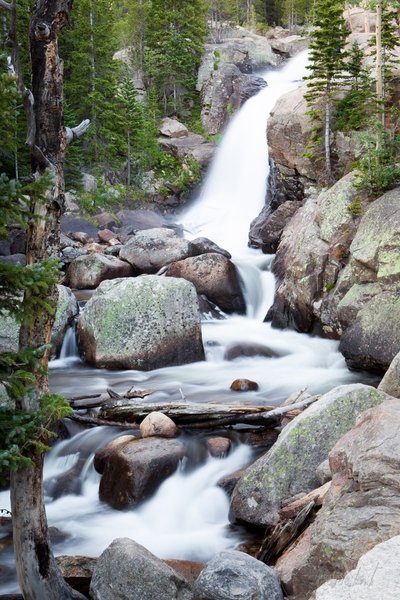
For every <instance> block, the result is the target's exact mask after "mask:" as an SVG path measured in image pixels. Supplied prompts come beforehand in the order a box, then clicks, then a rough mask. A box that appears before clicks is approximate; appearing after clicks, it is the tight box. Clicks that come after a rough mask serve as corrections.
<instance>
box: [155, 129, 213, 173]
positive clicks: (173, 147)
mask: <svg viewBox="0 0 400 600" xmlns="http://www.w3.org/2000/svg"><path fill="white" fill-rule="evenodd" d="M157 141H158V143H159V144H160V146H161V147H162V148H163V149H164V150H165V151H166V152H168V153H169V154H171V155H172V156H175V157H177V158H181V159H184V158H191V159H193V160H195V161H196V162H198V163H199V165H200V166H201V167H207V166H208V165H209V163H210V162H211V159H212V157H213V156H214V153H215V145H214V144H212V143H211V142H209V141H207V140H206V138H205V137H203V136H202V135H199V134H198V133H189V134H188V135H187V136H186V137H179V138H178V137H162V138H158V140H157Z"/></svg>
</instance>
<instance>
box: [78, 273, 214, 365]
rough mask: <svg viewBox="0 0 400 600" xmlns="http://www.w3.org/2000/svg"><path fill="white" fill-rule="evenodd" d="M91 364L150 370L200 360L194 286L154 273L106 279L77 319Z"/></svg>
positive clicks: (83, 348) (84, 352)
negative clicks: (135, 276)
mask: <svg viewBox="0 0 400 600" xmlns="http://www.w3.org/2000/svg"><path fill="white" fill-rule="evenodd" d="M77 333H78V344H79V347H80V350H81V354H82V356H83V358H84V360H86V361H87V362H88V363H89V364H92V365H95V366H97V367H101V368H110V369H113V368H122V369H125V368H126V369H139V370H150V369H156V368H160V367H163V366H168V365H179V364H186V363H189V362H195V361H198V360H203V359H204V350H203V344H202V337H201V328H200V315H199V309H198V302H197V294H196V290H195V288H194V286H193V285H192V284H191V283H189V282H188V281H185V280H183V279H179V280H178V279H172V278H162V277H157V276H154V275H148V276H142V277H137V278H128V279H114V280H111V281H104V282H103V283H101V284H100V286H99V287H98V288H97V290H96V292H95V293H94V294H93V296H92V298H91V299H90V300H89V302H88V303H87V304H86V307H85V311H84V312H83V314H82V315H81V317H80V319H79V321H78V327H77Z"/></svg>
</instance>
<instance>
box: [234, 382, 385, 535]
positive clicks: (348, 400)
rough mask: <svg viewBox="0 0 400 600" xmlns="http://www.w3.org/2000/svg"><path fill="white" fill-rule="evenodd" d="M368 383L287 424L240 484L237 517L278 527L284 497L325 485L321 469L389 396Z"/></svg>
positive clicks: (334, 393)
mask: <svg viewBox="0 0 400 600" xmlns="http://www.w3.org/2000/svg"><path fill="white" fill-rule="evenodd" d="M388 398H389V396H387V395H386V394H385V393H383V392H379V391H377V390H375V389H374V388H372V387H370V386H366V385H362V384H353V385H347V386H339V387H337V388H334V389H333V390H331V391H330V392H328V393H327V394H325V395H324V396H322V397H321V399H320V400H319V401H318V402H316V403H314V404H312V405H311V406H309V407H308V408H307V409H306V410H305V411H304V412H302V413H301V414H300V415H299V416H298V417H296V418H295V419H294V420H293V421H292V422H291V423H289V425H287V426H286V427H285V428H284V429H283V431H282V432H281V434H280V435H279V437H278V439H277V441H276V443H275V444H274V446H273V447H272V448H271V450H269V452H267V453H266V454H265V455H263V456H261V458H259V459H258V460H257V461H256V462H255V463H254V464H253V465H251V466H250V467H249V468H248V469H247V470H246V471H245V473H244V475H243V477H242V478H241V479H240V480H239V482H238V484H237V485H236V487H235V489H234V492H233V496H232V504H231V518H232V519H233V520H236V521H240V522H245V523H250V524H253V525H259V526H272V525H274V524H275V523H276V522H277V520H278V511H279V509H280V507H281V505H282V502H283V501H284V500H287V499H289V498H291V497H292V496H295V495H296V494H298V493H300V492H304V493H307V492H310V491H312V490H313V489H314V488H317V487H318V486H319V481H318V479H317V477H316V474H315V471H316V469H317V467H318V465H320V463H321V462H322V461H323V460H325V459H326V458H327V456H328V453H329V451H330V450H331V449H332V448H333V446H334V445H335V443H336V442H337V441H338V440H339V439H340V437H341V436H342V435H343V434H344V433H345V432H346V431H349V430H350V429H351V428H352V427H353V426H354V424H355V422H356V418H357V416H358V415H359V414H360V413H361V412H363V411H364V410H366V409H368V408H370V407H371V406H375V405H377V404H380V403H381V402H383V401H384V400H386V399H388Z"/></svg>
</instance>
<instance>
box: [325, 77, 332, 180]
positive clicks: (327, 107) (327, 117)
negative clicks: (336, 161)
mask: <svg viewBox="0 0 400 600" xmlns="http://www.w3.org/2000/svg"><path fill="white" fill-rule="evenodd" d="M331 112H332V106H331V87H330V82H329V81H328V83H327V86H326V100H325V126H324V146H325V171H326V175H327V179H328V181H331V179H332V161H331V118H332V116H331Z"/></svg>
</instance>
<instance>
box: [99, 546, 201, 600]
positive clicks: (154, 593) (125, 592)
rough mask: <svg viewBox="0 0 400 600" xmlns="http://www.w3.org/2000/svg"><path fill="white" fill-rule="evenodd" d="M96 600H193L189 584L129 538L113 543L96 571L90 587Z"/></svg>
mask: <svg viewBox="0 0 400 600" xmlns="http://www.w3.org/2000/svg"><path fill="white" fill-rule="evenodd" d="M90 594H91V598H93V599H94V600H155V599H156V598H160V599H161V598H162V599H163V600H191V599H192V594H191V591H190V587H189V584H188V583H187V581H186V580H185V579H184V578H183V577H182V576H181V575H179V574H178V573H177V571H175V570H173V569H172V568H171V567H169V566H168V565H166V564H165V563H164V562H163V561H162V560H160V559H159V558H157V557H156V556H154V554H151V552H149V551H148V550H146V548H144V547H143V546H141V545H140V544H137V543H136V542H134V541H133V540H130V539H128V538H119V539H116V540H114V541H113V542H112V544H111V545H110V546H108V548H106V550H104V552H103V553H102V555H101V556H100V558H99V559H98V561H97V564H96V566H95V568H94V570H93V577H92V582H91V584H90Z"/></svg>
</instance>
